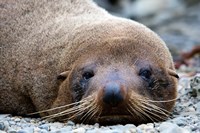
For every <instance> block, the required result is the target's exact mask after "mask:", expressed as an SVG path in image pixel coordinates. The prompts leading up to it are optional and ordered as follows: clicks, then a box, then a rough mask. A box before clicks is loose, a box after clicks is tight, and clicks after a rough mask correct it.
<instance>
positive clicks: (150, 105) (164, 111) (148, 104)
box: [142, 101, 171, 114]
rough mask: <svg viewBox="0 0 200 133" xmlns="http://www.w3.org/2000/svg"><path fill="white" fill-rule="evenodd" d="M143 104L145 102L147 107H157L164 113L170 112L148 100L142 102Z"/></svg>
mask: <svg viewBox="0 0 200 133" xmlns="http://www.w3.org/2000/svg"><path fill="white" fill-rule="evenodd" d="M142 103H143V104H145V105H146V106H148V107H150V108H152V109H157V110H158V111H161V112H162V113H164V114H166V113H167V114H171V112H169V111H168V110H166V109H163V108H161V107H159V106H156V105H154V104H151V103H148V102H144V101H143V102H142Z"/></svg>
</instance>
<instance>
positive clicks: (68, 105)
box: [27, 100, 85, 115]
mask: <svg viewBox="0 0 200 133" xmlns="http://www.w3.org/2000/svg"><path fill="white" fill-rule="evenodd" d="M84 102H85V101H84V100H81V101H78V102H74V103H71V104H67V105H63V106H59V107H55V108H51V109H47V110H42V111H38V112H34V113H29V114H27V115H34V114H39V113H46V112H50V111H53V110H57V109H62V108H65V107H70V106H74V105H77V104H80V103H84Z"/></svg>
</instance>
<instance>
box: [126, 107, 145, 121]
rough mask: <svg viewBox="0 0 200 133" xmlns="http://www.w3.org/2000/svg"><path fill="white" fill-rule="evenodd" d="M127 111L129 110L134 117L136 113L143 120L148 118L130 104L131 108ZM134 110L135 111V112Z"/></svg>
mask: <svg viewBox="0 0 200 133" xmlns="http://www.w3.org/2000/svg"><path fill="white" fill-rule="evenodd" d="M127 111H128V112H129V113H130V114H131V115H132V116H133V117H135V115H136V116H138V117H140V118H142V119H143V120H145V119H146V118H145V117H143V115H141V114H140V113H139V112H138V111H136V110H135V109H133V108H132V107H131V105H129V108H127ZM133 112H134V113H133Z"/></svg>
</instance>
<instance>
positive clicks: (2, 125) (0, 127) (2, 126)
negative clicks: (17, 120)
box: [0, 122, 5, 130]
mask: <svg viewBox="0 0 200 133" xmlns="http://www.w3.org/2000/svg"><path fill="white" fill-rule="evenodd" d="M4 129H5V125H4V123H3V122H0V130H4Z"/></svg>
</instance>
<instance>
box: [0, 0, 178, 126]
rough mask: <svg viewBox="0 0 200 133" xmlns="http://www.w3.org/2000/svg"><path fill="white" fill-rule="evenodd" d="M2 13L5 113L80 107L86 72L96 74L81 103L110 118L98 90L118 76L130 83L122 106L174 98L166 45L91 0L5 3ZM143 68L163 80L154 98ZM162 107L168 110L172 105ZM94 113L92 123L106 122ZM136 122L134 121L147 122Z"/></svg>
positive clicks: (1, 102) (1, 101) (1, 103)
mask: <svg viewBox="0 0 200 133" xmlns="http://www.w3.org/2000/svg"><path fill="white" fill-rule="evenodd" d="M0 12H1V14H0V15H1V16H0V23H1V29H0V39H1V40H0V48H1V57H0V60H1V69H0V75H1V77H0V92H1V93H0V113H12V114H16V115H26V114H28V113H31V112H36V111H42V110H46V109H50V108H54V107H59V106H61V105H67V104H70V103H73V102H75V101H79V100H80V99H79V100H77V99H76V98H74V97H75V96H74V95H75V94H76V92H74V90H73V88H75V89H76V87H75V86H74V83H76V82H77V83H78V82H79V80H80V79H81V74H82V73H83V72H82V71H83V68H84V67H85V66H86V68H87V67H91V68H92V69H93V68H94V69H95V76H94V77H93V78H92V80H91V81H90V85H89V86H88V90H87V91H84V92H83V94H81V95H80V96H81V99H83V98H87V97H88V96H91V97H90V99H93V100H92V101H96V103H95V105H94V106H95V107H96V105H97V104H98V107H99V108H98V109H99V110H100V108H101V110H102V111H103V112H102V114H104V115H105V114H106V113H107V114H108V115H110V113H109V112H106V111H104V108H105V107H104V105H101V96H100V93H101V92H100V91H101V88H102V87H103V85H105V84H106V82H107V80H106V79H108V80H109V78H108V77H106V76H107V74H109V73H111V75H112V74H113V73H112V71H113V70H117V71H119V75H120V77H121V78H122V79H123V80H124V81H125V82H124V83H125V84H124V85H123V87H125V88H126V89H125V92H124V97H125V98H126V100H125V101H126V102H125V103H128V99H129V98H130V97H131V96H132V94H134V96H136V97H135V100H136V101H137V96H138V97H140V96H142V97H144V98H148V99H151V100H157V101H159V100H162V101H163V100H171V99H174V98H176V82H177V80H176V78H175V77H174V76H176V74H175V73H174V66H173V63H172V58H171V55H170V53H169V51H168V49H167V47H166V45H165V43H164V42H163V41H162V40H161V39H160V38H159V37H158V36H157V35H156V34H155V33H153V32H152V31H151V30H149V29H148V28H146V27H145V26H143V25H141V24H139V23H137V22H134V21H131V20H127V19H122V18H118V17H114V16H111V15H109V14H108V13H107V12H106V11H104V10H103V9H101V8H99V7H97V6H96V5H95V4H93V3H92V2H91V1H90V0H73V1H70V0H60V1H57V2H54V1H47V0H42V1H40V0H33V1H27V0H16V1H13V0H3V1H1V2H0ZM145 66H151V67H152V71H153V76H154V77H155V78H156V79H158V80H159V83H158V88H156V89H155V90H153V91H152V92H149V90H147V88H146V87H145V86H144V85H143V82H144V81H142V79H141V78H140V77H139V76H138V71H139V69H140V68H141V67H145ZM63 72H64V73H63ZM60 73H61V74H60ZM59 74H60V76H59V77H58V78H59V79H57V76H58V75H59ZM65 77H66V79H65ZM60 78H61V79H60ZM165 83H166V85H165ZM162 84H163V86H162ZM159 86H160V87H159ZM125 93H126V94H127V96H125ZM88 98H89V97H88ZM125 103H124V104H123V106H121V107H122V108H124V109H125V108H126V107H125V106H124V105H125ZM132 103H134V102H132ZM158 106H160V107H161V108H164V109H166V110H168V111H171V109H172V107H173V106H174V101H171V102H164V103H159V104H158ZM87 111H88V110H86V111H85V112H87ZM57 112H59V111H54V112H48V111H47V112H44V113H41V114H40V115H41V116H45V115H49V114H52V113H57ZM92 113H93V116H94V117H93V119H91V120H89V121H90V122H102V123H104V122H106V121H107V120H104V119H97V118H98V117H99V116H97V115H96V113H95V112H92ZM98 113H100V112H98ZM113 113H114V114H115V111H113ZM72 114H73V113H72ZM72 114H70V115H72ZM111 114H112V113H111ZM75 115H77V116H78V114H75ZM116 115H120V114H119V113H116ZM140 117H141V116H139V118H140ZM67 118H68V117H67ZM139 118H138V117H136V118H134V117H133V118H132V119H131V120H130V122H132V123H141V122H147V121H149V120H148V119H147V120H142V121H140V120H139ZM117 119H118V118H117ZM119 119H120V118H119ZM59 120H60V119H59ZM114 120H115V121H116V123H120V120H119V121H118V120H116V119H114ZM108 121H109V120H108ZM78 122H82V121H81V120H80V119H79V120H78ZM122 123H123V122H122Z"/></svg>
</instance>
